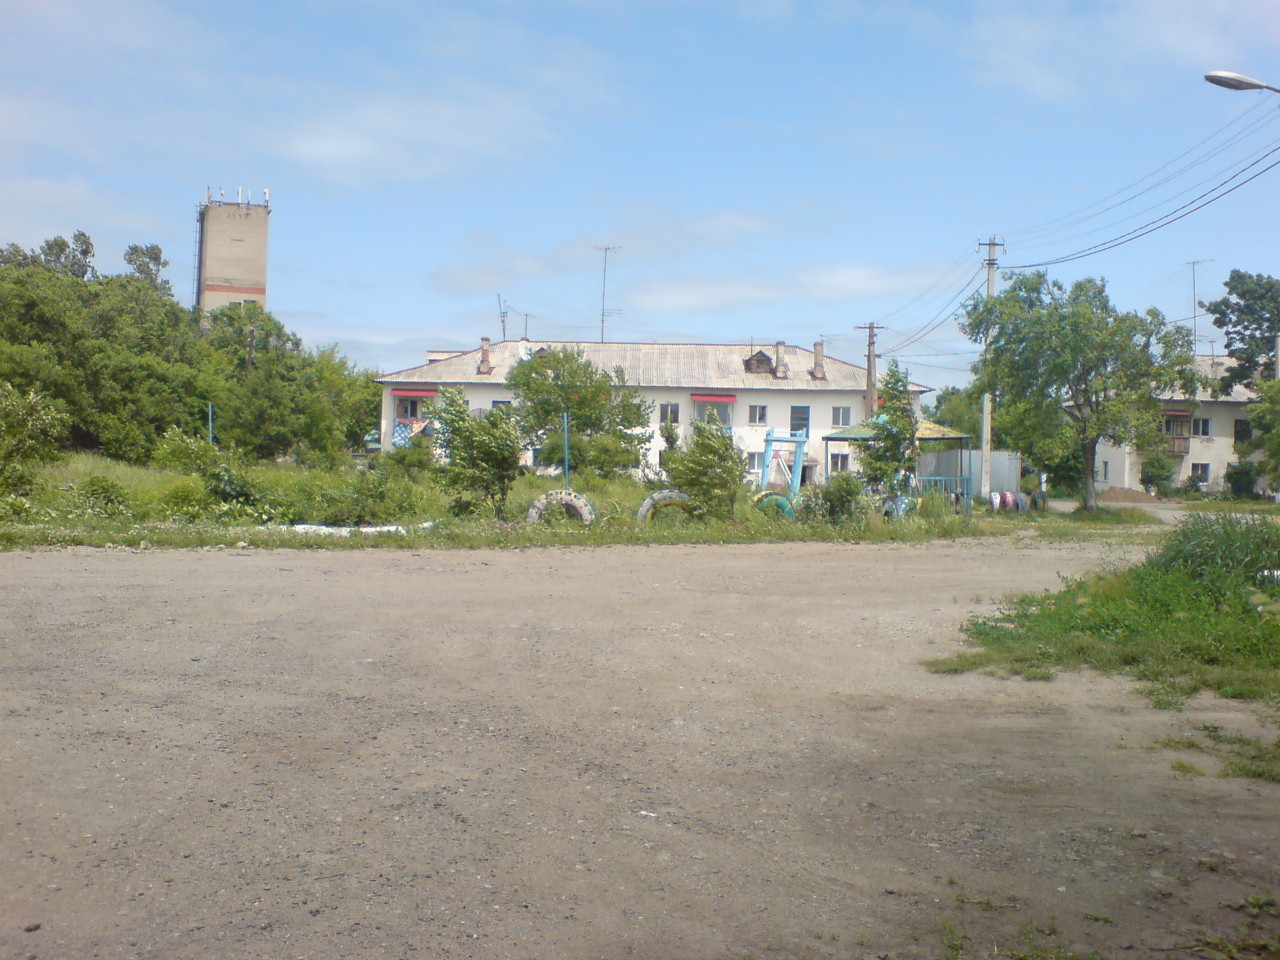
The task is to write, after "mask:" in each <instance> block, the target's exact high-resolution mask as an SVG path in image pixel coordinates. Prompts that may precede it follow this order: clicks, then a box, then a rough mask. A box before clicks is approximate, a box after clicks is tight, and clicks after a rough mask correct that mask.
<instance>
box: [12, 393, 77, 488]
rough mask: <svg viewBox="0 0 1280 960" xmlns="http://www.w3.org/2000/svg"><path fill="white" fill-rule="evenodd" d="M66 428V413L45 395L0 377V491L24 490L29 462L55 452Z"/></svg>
mask: <svg viewBox="0 0 1280 960" xmlns="http://www.w3.org/2000/svg"><path fill="white" fill-rule="evenodd" d="M66 429H67V417H66V414H65V413H63V412H62V411H61V410H59V409H57V408H56V407H55V406H53V405H51V404H50V403H49V401H48V400H47V399H46V398H45V397H42V396H40V394H38V393H36V392H35V391H34V390H31V391H28V392H27V393H22V392H20V391H19V390H18V389H17V388H16V387H14V386H13V384H11V383H6V382H4V381H3V380H0V494H2V493H14V494H19V495H22V494H26V493H28V492H29V490H30V487H31V484H32V479H33V478H32V473H31V466H32V465H33V464H36V463H42V462H46V461H49V460H53V459H55V458H56V457H57V456H58V453H59V450H60V447H59V441H60V440H61V439H62V436H63V434H64V433H65V432H66Z"/></svg>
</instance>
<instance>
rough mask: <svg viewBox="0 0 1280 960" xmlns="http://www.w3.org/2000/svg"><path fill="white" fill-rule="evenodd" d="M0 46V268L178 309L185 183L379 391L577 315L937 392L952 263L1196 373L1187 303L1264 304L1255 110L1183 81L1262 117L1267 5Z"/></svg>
mask: <svg viewBox="0 0 1280 960" xmlns="http://www.w3.org/2000/svg"><path fill="white" fill-rule="evenodd" d="M0 17H3V22H4V23H5V30H4V32H3V34H2V35H0V245H4V244H7V243H18V244H20V245H21V246H23V247H28V248H30V247H35V246H38V245H39V244H40V242H41V241H42V240H44V239H45V238H48V237H52V236H55V235H63V236H67V237H70V235H71V234H72V233H73V232H74V231H75V230H84V231H85V232H86V233H88V234H89V235H90V236H91V237H92V238H93V240H94V242H95V245H96V248H97V266H98V269H99V270H101V271H102V272H104V273H110V272H122V271H124V270H125V269H126V268H125V266H124V264H123V261H122V260H121V256H122V254H123V251H124V249H125V248H126V247H127V246H128V245H129V244H132V243H140V244H147V243H158V244H160V245H161V246H162V247H163V249H164V251H165V255H166V257H167V258H168V260H169V261H170V264H171V265H170V266H169V268H168V270H167V271H166V274H165V276H166V277H167V278H168V279H169V280H170V281H171V283H172V285H173V289H174V291H175V295H176V296H177V297H178V299H179V300H181V301H183V302H184V303H188V304H189V303H191V301H192V290H193V286H194V275H195V263H194V254H195V239H196V233H195V228H196V222H195V218H196V210H197V206H198V205H199V203H200V202H201V201H202V200H203V199H204V196H205V190H206V188H211V189H212V190H213V194H214V196H215V197H216V196H217V195H218V191H219V190H223V191H225V193H226V195H227V197H234V196H235V195H236V191H237V189H240V188H243V189H245V190H247V191H250V194H249V196H250V197H251V198H252V199H253V201H255V202H260V201H261V198H262V190H263V188H269V190H270V198H271V206H272V214H271V219H270V241H269V243H270V257H269V267H268V292H267V300H268V308H269V309H270V310H271V312H272V313H273V314H274V315H275V316H276V317H277V318H278V319H279V320H280V321H281V322H282V323H284V324H285V326H287V327H289V328H290V329H292V330H293V331H295V332H296V333H298V334H299V335H301V336H302V338H303V340H304V341H305V343H306V344H307V345H308V346H311V347H323V346H329V345H335V344H336V345H337V346H338V347H339V349H341V350H342V352H343V353H344V354H346V356H348V357H349V358H350V359H351V360H352V361H353V362H354V363H356V364H358V365H359V366H361V367H368V368H373V369H376V370H380V371H383V372H389V371H393V370H399V369H403V368H406V367H411V366H415V365H417V364H419V363H421V362H422V360H423V357H424V354H425V351H427V350H428V349H471V348H474V347H475V346H477V345H478V343H479V339H480V337H482V336H487V337H491V338H493V339H495V340H496V339H499V338H500V337H501V336H502V335H503V322H502V319H501V316H500V311H501V310H503V309H505V311H506V314H507V319H506V331H505V332H506V336H507V337H508V338H511V339H516V338H519V337H521V336H523V335H526V334H527V335H528V336H529V337H530V338H532V339H536V340H599V339H601V319H602V317H601V314H602V310H603V311H604V312H605V317H604V321H605V322H604V336H605V338H606V339H609V340H615V341H631V342H742V343H751V342H754V343H760V344H772V343H774V342H775V341H777V340H785V341H787V342H788V343H792V344H799V345H802V346H806V347H808V346H812V344H813V343H814V342H815V341H817V340H819V339H821V340H824V341H825V342H826V350H827V352H828V354H829V355H832V356H836V357H839V358H841V359H845V360H849V361H852V362H855V363H858V364H862V363H864V362H865V357H866V337H867V331H866V329H863V328H865V327H866V326H868V325H871V324H874V325H876V326H877V327H879V328H881V329H878V330H877V346H878V349H879V352H880V355H881V357H882V358H884V359H883V360H882V361H881V364H882V367H881V369H883V363H884V362H885V361H886V360H890V359H896V360H898V361H899V362H900V363H902V364H903V365H904V366H906V367H907V369H908V370H909V372H910V375H911V378H912V379H913V380H915V381H917V382H920V383H923V384H926V385H929V386H932V387H941V386H943V385H957V384H963V383H965V382H967V381H968V380H969V379H970V375H969V372H968V371H969V366H970V364H971V363H972V361H973V360H974V359H975V358H976V355H977V352H976V351H977V348H976V346H975V345H974V344H972V343H970V342H969V341H968V340H967V339H965V337H964V336H963V335H962V334H961V333H960V332H959V330H958V327H957V324H956V322H955V320H954V315H955V312H956V310H957V309H958V308H959V306H960V305H961V304H963V302H965V300H966V299H967V298H968V297H970V296H971V295H973V294H974V293H975V292H976V291H978V290H980V289H985V271H984V268H983V266H982V259H983V257H984V255H985V250H980V249H979V246H978V244H979V242H980V241H983V240H986V239H987V238H989V237H994V238H996V240H997V241H1000V242H1002V244H1003V245H1002V246H1000V247H997V248H995V253H996V258H997V260H998V261H999V264H1000V267H1001V270H1004V269H1006V268H1017V267H1023V268H1030V267H1032V266H1033V265H1036V264H1045V263H1049V264H1050V265H1048V266H1046V267H1044V269H1046V270H1047V271H1048V272H1049V275H1050V276H1051V277H1053V278H1055V279H1058V280H1061V281H1062V282H1063V283H1065V284H1068V285H1069V284H1070V283H1071V282H1072V281H1074V280H1077V279H1080V278H1082V277H1102V278H1105V279H1106V281H1107V285H1108V290H1109V292H1110V294H1111V297H1112V300H1113V302H1114V303H1115V305H1116V306H1117V307H1118V308H1119V309H1121V310H1138V311H1145V310H1146V309H1148V308H1151V307H1155V308H1157V309H1159V310H1160V311H1161V312H1162V313H1163V314H1164V315H1165V316H1166V317H1167V318H1168V319H1169V320H1170V321H1174V322H1180V323H1186V324H1188V325H1190V326H1192V327H1193V328H1194V331H1195V333H1196V334H1197V336H1198V338H1199V346H1200V349H1201V351H1202V352H1210V351H1212V350H1218V351H1220V350H1221V349H1222V340H1221V336H1220V334H1219V333H1218V331H1216V330H1215V329H1214V328H1213V327H1212V326H1211V324H1210V323H1209V322H1208V321H1207V319H1205V317H1204V316H1203V312H1202V311H1201V310H1200V309H1199V308H1197V307H1194V306H1193V304H1194V302H1195V300H1197V299H1198V300H1201V301H1204V300H1212V299H1216V298H1218V297H1220V296H1222V295H1223V294H1224V290H1223V283H1224V281H1225V280H1226V278H1227V275H1228V273H1229V272H1230V271H1231V270H1232V269H1239V270H1244V271H1247V272H1250V273H1266V274H1272V275H1276V274H1278V273H1280V169H1278V170H1272V171H1270V172H1264V171H1265V170H1266V168H1267V166H1268V165H1269V164H1271V163H1274V162H1275V161H1276V160H1278V159H1280V152H1278V153H1276V154H1275V155H1269V154H1268V151H1271V150H1276V149H1277V148H1278V147H1280V123H1277V122H1276V121H1277V120H1280V95H1276V94H1272V93H1267V92H1257V91H1252V92H1237V91H1228V90H1224V89H1221V88H1219V87H1215V86H1212V85H1210V84H1208V83H1206V82H1205V81H1204V80H1203V79H1202V77H1203V74H1204V73H1206V72H1208V71H1211V70H1232V71H1236V72H1239V73H1243V74H1247V75H1249V76H1253V77H1257V78H1259V79H1261V80H1263V81H1265V82H1268V83H1271V84H1273V85H1276V86H1280V0H1031V2H1028V0H1019V2H1013V0H913V2H904V0H892V2H882V0H465V2H463V0H452V2H439V0H362V2H359V3H356V2H347V0H274V2H272V3H265V4H264V3H247V2H246V3H241V2H232V0H226V2H223V0H112V2H111V3H110V4H106V3H104V2H102V0H40V2H38V3H32V2H30V0H0ZM1255 174H1257V176H1256V178H1255V179H1248V180H1247V178H1250V177H1253V176H1254V175H1255ZM1233 178H1234V179H1233ZM1246 180H1247V182H1246ZM1233 188H1234V189H1233ZM1226 191H1230V192H1226ZM1206 201H1209V202H1208V203H1207V204H1206ZM1201 205H1203V208H1202V209H1195V210H1193V209H1192V208H1195V207H1199V206H1201ZM1184 213H1185V216H1184V215H1182V214H1184ZM1173 218H1177V219H1173ZM1166 221H1172V222H1167V223H1166ZM1111 241H1119V243H1118V245H1115V246H1112V247H1110V248H1109V249H1107V247H1108V244H1109V242H1111ZM1095 246H1101V247H1103V248H1104V249H1102V250H1101V251H1099V252H1093V253H1088V255H1085V256H1081V257H1079V258H1077V259H1065V260H1064V262H1059V263H1051V261H1058V260H1063V259H1064V258H1070V257H1074V256H1075V255H1076V254H1080V253H1084V252H1086V251H1089V250H1090V248H1093V247H1095ZM604 248H609V249H608V252H607V270H606V252H605V250H604ZM1193 263H1194V266H1193V265H1192V264H1193ZM1193 290H1194V295H1193Z"/></svg>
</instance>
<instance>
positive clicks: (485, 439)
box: [436, 388, 520, 519]
mask: <svg viewBox="0 0 1280 960" xmlns="http://www.w3.org/2000/svg"><path fill="white" fill-rule="evenodd" d="M438 399H439V408H438V411H437V414H436V416H437V419H438V420H439V431H438V433H437V434H436V439H437V441H438V442H439V444H440V446H441V448H442V450H443V451H444V454H445V456H446V457H448V463H447V464H445V467H444V470H443V478H444V482H445V485H446V486H448V487H450V488H452V489H453V490H454V491H455V492H456V493H457V494H459V495H461V494H467V493H471V494H476V495H478V496H480V497H481V498H482V499H484V500H486V501H487V502H488V503H489V504H490V505H491V506H492V507H493V512H494V515H495V516H497V517H498V518H499V519H501V517H502V516H503V514H504V512H505V510H506V505H507V497H508V495H509V494H510V493H511V487H512V486H513V485H514V484H515V482H516V478H517V477H519V476H520V431H519V430H518V429H517V427H516V423H515V420H514V418H513V417H512V416H511V414H510V412H508V410H507V408H506V407H497V408H495V409H492V410H485V411H484V412H483V413H481V414H480V415H479V416H472V415H471V411H470V409H468V407H467V400H466V397H465V395H464V394H463V393H462V391H461V390H457V389H447V388H446V389H444V390H441V391H440V396H439V398H438ZM460 500H461V496H458V497H457V498H456V500H455V502H459V501H460Z"/></svg>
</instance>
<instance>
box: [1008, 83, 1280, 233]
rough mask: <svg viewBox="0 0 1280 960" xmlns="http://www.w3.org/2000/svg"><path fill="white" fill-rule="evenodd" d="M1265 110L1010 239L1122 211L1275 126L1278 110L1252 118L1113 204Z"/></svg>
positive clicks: (1237, 119) (1235, 121)
mask: <svg viewBox="0 0 1280 960" xmlns="http://www.w3.org/2000/svg"><path fill="white" fill-rule="evenodd" d="M1266 107H1268V103H1267V102H1266V101H1263V102H1261V103H1258V104H1256V105H1255V106H1253V107H1250V108H1249V109H1248V110H1246V111H1244V112H1243V113H1241V114H1239V115H1238V116H1236V117H1234V118H1233V119H1232V120H1230V121H1229V122H1228V123H1226V124H1224V125H1223V126H1221V127H1219V128H1218V129H1217V130H1215V131H1214V132H1213V133H1211V134H1209V135H1208V136H1207V137H1205V138H1203V139H1202V140H1200V141H1199V142H1198V143H1196V144H1194V145H1193V146H1191V147H1189V148H1188V149H1186V150H1184V151H1183V152H1182V153H1180V154H1178V156H1176V157H1174V158H1173V159H1171V160H1169V161H1168V162H1167V163H1164V164H1162V165H1161V166H1159V167H1157V168H1156V169H1155V170H1152V171H1151V172H1150V173H1147V174H1145V175H1144V176H1142V177H1140V178H1139V179H1137V180H1135V181H1133V182H1132V183H1130V184H1127V185H1125V186H1123V187H1121V188H1120V189H1118V190H1115V191H1113V192H1112V193H1109V194H1107V195H1106V196H1105V197H1102V198H1101V199H1099V200H1096V201H1094V202H1093V203H1091V204H1088V205H1086V206H1084V207H1081V208H1079V209H1077V210H1075V211H1073V212H1072V213H1067V214H1064V215H1063V216H1060V217H1057V218H1055V219H1053V220H1048V221H1046V222H1044V223H1042V224H1039V225H1035V226H1031V227H1023V228H1019V229H1017V230H1015V231H1012V232H1011V235H1013V236H1015V237H1017V238H1019V239H1021V240H1024V241H1033V240H1038V239H1042V238H1044V237H1047V236H1049V235H1051V234H1053V233H1054V232H1056V231H1057V230H1058V229H1061V228H1069V227H1072V226H1076V225H1078V224H1080V223H1084V222H1087V221H1088V220H1091V219H1094V218H1096V217H1099V216H1102V215H1103V214H1105V213H1108V212H1110V211H1111V210H1114V209H1117V208H1119V207H1122V206H1124V205H1125V204H1127V203H1130V202H1131V201H1133V200H1136V199H1137V198H1139V197H1141V196H1144V195H1145V194H1147V193H1150V192H1151V191H1152V190H1155V189H1156V188H1158V187H1161V186H1163V185H1165V184H1167V183H1169V182H1170V181H1172V180H1174V179H1176V178H1177V177H1179V176H1181V175H1182V174H1184V173H1186V172H1188V171H1190V170H1192V169H1195V168H1196V167H1198V166H1201V165H1203V164H1205V163H1207V162H1208V161H1209V160H1211V159H1213V158H1214V157H1216V156H1219V155H1220V154H1222V153H1223V152H1225V151H1226V150H1227V149H1229V148H1230V147H1233V146H1235V145H1236V144H1237V143H1240V142H1241V141H1243V140H1244V139H1246V138H1247V137H1249V136H1250V135H1251V134H1253V133H1254V132H1256V131H1257V130H1258V129H1260V128H1261V127H1264V126H1267V125H1269V124H1271V123H1274V122H1275V121H1276V120H1280V110H1269V111H1268V112H1267V113H1266V114H1264V115H1262V116H1259V117H1255V118H1254V119H1253V120H1252V121H1251V122H1250V123H1249V124H1247V125H1246V126H1245V128H1244V129H1243V130H1241V131H1239V132H1238V133H1236V134H1234V135H1233V136H1232V137H1230V138H1229V139H1227V140H1226V141H1224V142H1223V143H1221V144H1219V145H1218V146H1216V147H1214V148H1213V149H1212V150H1210V151H1209V152H1207V153H1206V154H1205V155H1204V156H1202V157H1199V158H1198V159H1195V160H1192V161H1190V162H1189V163H1186V164H1184V165H1183V166H1181V167H1179V168H1178V169H1176V170H1174V171H1172V172H1171V173H1169V174H1168V175H1167V176H1165V177H1162V178H1161V179H1159V180H1157V181H1155V182H1154V183H1151V184H1149V185H1148V186H1145V187H1143V188H1142V189H1141V190H1138V191H1137V192H1136V193H1133V194H1132V195H1131V196H1127V197H1123V199H1119V200H1115V198H1117V197H1121V196H1122V195H1123V194H1125V193H1128V192H1129V191H1131V190H1133V189H1134V188H1136V187H1140V186H1142V184H1144V183H1146V182H1147V181H1148V180H1150V179H1151V178H1152V177H1155V176H1156V175H1157V174H1159V173H1161V172H1162V171H1164V170H1167V169H1168V168H1169V167H1171V166H1173V165H1174V164H1175V163H1177V162H1178V161H1180V160H1182V159H1183V158H1185V157H1187V156H1189V155H1191V154H1193V153H1195V152H1196V151H1197V150H1199V149H1200V148H1201V147H1203V146H1205V144H1208V143H1210V142H1211V141H1213V140H1214V138H1216V137H1218V136H1219V135H1220V134H1222V133H1223V132H1224V131H1226V130H1229V129H1230V128H1231V127H1233V126H1235V125H1236V124H1238V123H1240V122H1241V121H1242V120H1244V119H1245V118H1246V117H1247V116H1248V115H1249V114H1250V113H1253V112H1254V111H1256V110H1259V109H1263V108H1266ZM1111 200H1115V202H1114V203H1108V201H1111ZM1102 204H1107V205H1106V206H1102V207H1101V209H1098V210H1096V211H1094V212H1092V213H1089V211H1091V210H1094V208H1095V207H1099V206H1100V205H1102Z"/></svg>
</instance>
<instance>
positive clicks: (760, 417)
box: [747, 403, 769, 426]
mask: <svg viewBox="0 0 1280 960" xmlns="http://www.w3.org/2000/svg"><path fill="white" fill-rule="evenodd" d="M768 422H769V408H768V407H766V406H765V405H764V404H762V403H753V404H751V405H750V406H749V407H747V423H750V424H754V425H756V426H760V425H762V424H766V423H768Z"/></svg>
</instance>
